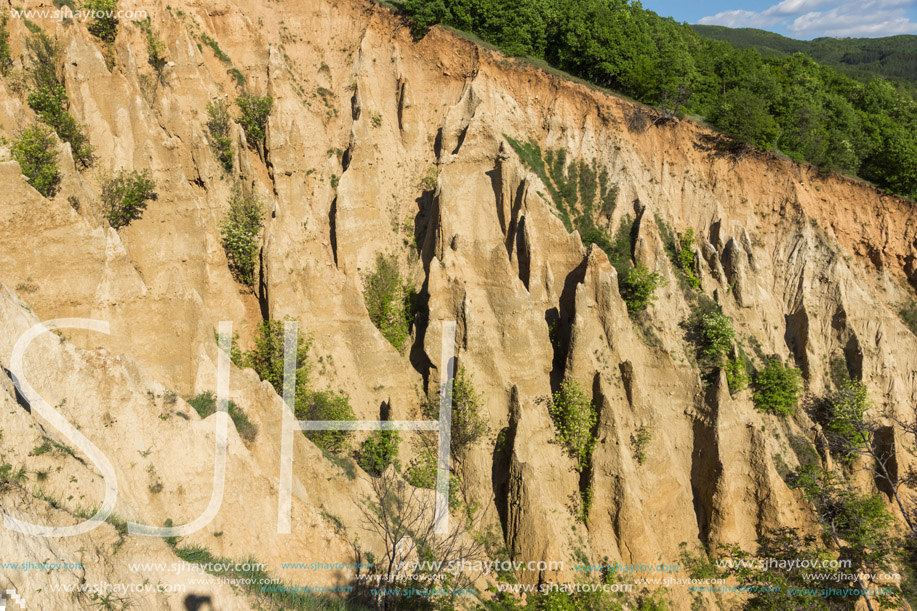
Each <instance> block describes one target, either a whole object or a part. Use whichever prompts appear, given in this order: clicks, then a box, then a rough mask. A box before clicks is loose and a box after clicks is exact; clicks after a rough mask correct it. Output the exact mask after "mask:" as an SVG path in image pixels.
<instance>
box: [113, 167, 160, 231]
mask: <svg viewBox="0 0 917 611" xmlns="http://www.w3.org/2000/svg"><path fill="white" fill-rule="evenodd" d="M157 198H158V195H157V194H156V183H155V182H153V178H152V175H151V174H150V171H149V170H148V169H145V170H143V171H140V172H138V171H137V170H134V171H133V172H128V171H126V170H119V171H118V172H116V173H115V174H110V175H107V176H103V177H102V192H101V200H102V209H103V210H104V211H105V218H106V219H108V223H109V224H110V225H111V226H112V227H113V228H115V229H121V228H122V227H126V226H128V225H130V224H131V222H132V221H136V220H137V219H139V218H141V217H142V216H143V211H144V210H146V207H147V204H148V203H149V202H150V201H153V200H155V199H157Z"/></svg>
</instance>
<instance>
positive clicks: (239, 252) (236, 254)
mask: <svg viewBox="0 0 917 611" xmlns="http://www.w3.org/2000/svg"><path fill="white" fill-rule="evenodd" d="M263 219H264V209H263V206H262V205H261V202H260V201H259V200H258V198H257V197H256V196H255V194H254V193H252V192H248V193H246V192H243V190H242V189H241V188H239V187H236V188H235V189H234V190H233V193H232V197H231V198H230V200H229V210H228V211H227V212H226V216H224V217H223V222H222V223H221V224H220V235H222V236H223V250H225V251H226V259H227V260H228V262H229V269H230V270H231V271H232V274H233V276H235V278H236V280H238V281H239V282H241V283H242V284H244V285H245V286H247V287H249V288H252V287H254V285H255V265H256V263H257V255H258V248H259V244H258V237H259V235H260V234H261V227H262V223H263Z"/></svg>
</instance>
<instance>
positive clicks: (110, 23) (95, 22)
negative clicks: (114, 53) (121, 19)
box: [83, 0, 118, 43]
mask: <svg viewBox="0 0 917 611" xmlns="http://www.w3.org/2000/svg"><path fill="white" fill-rule="evenodd" d="M83 10H87V11H92V21H91V22H90V23H89V25H88V26H87V27H86V29H88V30H89V33H90V34H92V35H93V36H95V37H96V38H98V39H99V40H101V41H103V42H107V43H113V42H114V41H115V36H117V34H118V18H117V16H116V15H117V11H118V0H87V1H86V3H85V4H83Z"/></svg>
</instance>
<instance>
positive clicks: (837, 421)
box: [825, 379, 870, 458]
mask: <svg viewBox="0 0 917 611" xmlns="http://www.w3.org/2000/svg"><path fill="white" fill-rule="evenodd" d="M825 403H826V416H827V418H826V422H825V429H826V430H827V431H828V432H829V435H830V436H831V437H833V438H834V439H832V441H834V442H835V443H834V444H833V445H834V446H836V447H839V448H840V449H841V451H842V452H843V453H844V454H846V456H845V458H852V457H853V452H854V450H856V449H857V448H859V447H861V446H862V445H863V444H864V443H866V441H867V436H866V434H865V430H864V429H865V428H866V427H865V426H864V423H863V416H864V415H865V414H866V412H867V411H868V410H869V407H870V401H869V391H868V390H867V388H866V386H865V385H864V384H863V383H862V382H860V381H859V380H851V379H848V380H846V381H845V382H844V383H843V384H842V385H841V387H840V388H839V389H838V390H837V391H835V392H833V393H831V395H830V396H829V397H828V400H827V401H826V402H825Z"/></svg>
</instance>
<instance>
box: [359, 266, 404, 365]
mask: <svg viewBox="0 0 917 611" xmlns="http://www.w3.org/2000/svg"><path fill="white" fill-rule="evenodd" d="M363 299H364V301H365V302H366V309H367V310H368V311H369V319H370V320H371V321H372V323H373V324H374V325H375V326H376V328H377V329H379V331H381V332H382V335H383V337H385V339H387V340H388V342H389V343H390V344H391V345H392V346H394V347H395V349H396V350H398V351H399V352H401V351H403V350H404V347H405V343H406V341H407V338H408V331H409V329H410V327H411V323H412V322H413V321H414V312H413V307H412V302H413V300H414V292H413V290H411V289H410V288H409V287H407V286H406V283H405V280H404V279H403V278H402V277H401V271H400V269H399V267H398V259H397V258H396V257H395V255H394V254H391V255H384V254H382V253H379V254H377V255H376V267H375V269H374V270H373V271H372V272H370V273H369V274H367V275H366V276H365V277H364V278H363Z"/></svg>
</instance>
